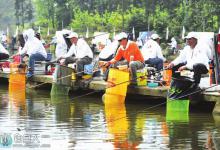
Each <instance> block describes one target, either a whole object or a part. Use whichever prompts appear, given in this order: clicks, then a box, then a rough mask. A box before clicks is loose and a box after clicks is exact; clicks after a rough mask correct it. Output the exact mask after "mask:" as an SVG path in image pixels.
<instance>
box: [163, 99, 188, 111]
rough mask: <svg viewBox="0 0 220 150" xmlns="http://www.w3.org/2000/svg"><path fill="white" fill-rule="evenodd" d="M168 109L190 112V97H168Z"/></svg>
mask: <svg viewBox="0 0 220 150" xmlns="http://www.w3.org/2000/svg"><path fill="white" fill-rule="evenodd" d="M167 111H183V112H189V99H185V100H182V99H181V100H176V99H175V100H173V99H169V98H167Z"/></svg>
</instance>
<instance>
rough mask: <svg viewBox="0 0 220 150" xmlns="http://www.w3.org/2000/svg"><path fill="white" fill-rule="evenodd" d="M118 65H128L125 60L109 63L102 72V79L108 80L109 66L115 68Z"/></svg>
mask: <svg viewBox="0 0 220 150" xmlns="http://www.w3.org/2000/svg"><path fill="white" fill-rule="evenodd" d="M120 65H128V61H127V60H122V61H118V62H116V63H115V64H112V65H110V66H109V67H108V68H107V69H106V71H105V73H104V77H103V79H104V80H105V81H107V80H108V73H109V69H110V68H117V67H118V66H120Z"/></svg>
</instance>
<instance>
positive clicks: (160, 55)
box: [156, 45, 166, 61]
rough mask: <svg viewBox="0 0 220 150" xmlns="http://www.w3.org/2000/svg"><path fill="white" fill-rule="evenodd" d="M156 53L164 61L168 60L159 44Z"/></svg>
mask: <svg viewBox="0 0 220 150" xmlns="http://www.w3.org/2000/svg"><path fill="white" fill-rule="evenodd" d="M156 53H157V57H158V58H160V59H162V60H163V61H166V58H164V57H163V54H162V49H161V47H160V46H159V45H157V48H156Z"/></svg>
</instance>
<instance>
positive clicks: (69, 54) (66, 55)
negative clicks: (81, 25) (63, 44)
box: [61, 44, 76, 58]
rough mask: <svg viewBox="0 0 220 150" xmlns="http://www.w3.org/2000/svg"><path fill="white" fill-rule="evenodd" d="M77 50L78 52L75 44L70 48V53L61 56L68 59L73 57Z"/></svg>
mask: <svg viewBox="0 0 220 150" xmlns="http://www.w3.org/2000/svg"><path fill="white" fill-rule="evenodd" d="M75 50H76V46H75V45H74V44H73V45H72V46H71V47H70V49H69V51H68V52H67V53H66V54H65V55H63V56H61V58H67V57H70V56H72V55H73V54H74V52H75Z"/></svg>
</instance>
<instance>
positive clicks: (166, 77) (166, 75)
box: [163, 63, 172, 86]
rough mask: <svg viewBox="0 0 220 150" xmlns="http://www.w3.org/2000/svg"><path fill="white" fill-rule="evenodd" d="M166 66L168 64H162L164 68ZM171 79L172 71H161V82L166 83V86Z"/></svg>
mask: <svg viewBox="0 0 220 150" xmlns="http://www.w3.org/2000/svg"><path fill="white" fill-rule="evenodd" d="M167 65H168V63H164V68H165V67H166V66H167ZM171 78H172V70H171V69H164V70H163V80H164V81H166V85H167V86H169V85H170V81H171Z"/></svg>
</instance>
